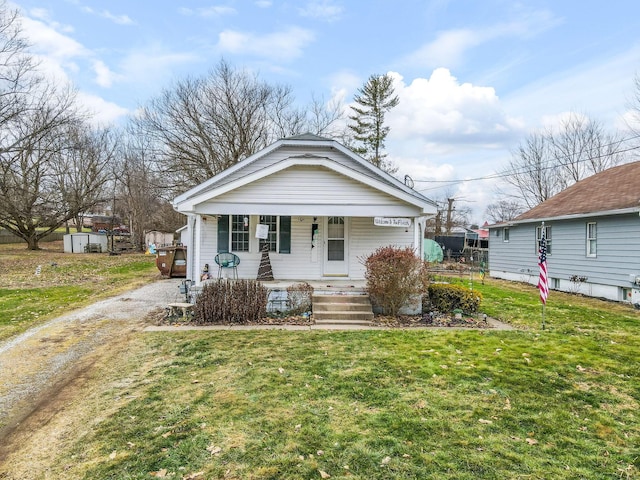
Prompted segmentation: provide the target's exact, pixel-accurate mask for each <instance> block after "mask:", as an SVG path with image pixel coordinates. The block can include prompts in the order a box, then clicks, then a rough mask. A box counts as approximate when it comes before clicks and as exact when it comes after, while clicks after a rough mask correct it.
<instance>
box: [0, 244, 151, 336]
mask: <svg viewBox="0 0 640 480" xmlns="http://www.w3.org/2000/svg"><path fill="white" fill-rule="evenodd" d="M159 278H160V273H159V271H158V269H157V268H155V259H154V258H153V257H150V256H148V255H144V254H141V253H136V254H125V255H114V256H111V255H109V254H108V253H102V254H72V253H64V251H63V245H62V242H51V243H43V244H42V249H41V250H36V251H33V250H27V249H26V248H25V247H24V245H23V244H11V245H0V340H2V339H6V338H9V337H11V336H14V335H16V334H19V333H21V332H23V331H25V330H26V329H28V328H30V327H32V326H35V325H38V324H40V323H42V322H43V321H45V320H47V319H50V318H53V317H54V316H56V315H60V314H62V313H64V312H67V311H69V310H71V309H74V308H78V307H81V306H85V305H88V304H90V303H93V302H95V301H96V300H98V299H102V298H106V297H109V296H113V295H116V294H118V293H121V292H124V291H127V290H129V289H131V288H134V287H137V286H141V285H144V284H146V283H149V282H151V281H154V280H157V279H159Z"/></svg>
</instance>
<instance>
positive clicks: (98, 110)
mask: <svg viewBox="0 0 640 480" xmlns="http://www.w3.org/2000/svg"><path fill="white" fill-rule="evenodd" d="M77 99H78V103H79V104H80V105H82V107H83V108H85V109H86V110H88V111H89V113H91V114H92V117H91V120H92V122H93V123H94V124H96V125H109V124H112V123H116V122H117V121H118V120H120V119H121V118H123V117H124V116H125V115H127V114H128V113H129V111H128V110H127V109H126V108H123V107H121V106H119V105H116V104H115V103H112V102H108V101H106V100H105V99H103V98H101V97H98V96H96V95H91V94H88V93H85V92H78V97H77Z"/></svg>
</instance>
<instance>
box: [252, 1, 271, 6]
mask: <svg viewBox="0 0 640 480" xmlns="http://www.w3.org/2000/svg"><path fill="white" fill-rule="evenodd" d="M255 4H256V7H260V8H269V7H270V6H271V5H273V2H272V1H271V0H258V1H257V2H255Z"/></svg>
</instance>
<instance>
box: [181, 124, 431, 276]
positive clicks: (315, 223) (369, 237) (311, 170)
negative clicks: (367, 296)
mask: <svg viewBox="0 0 640 480" xmlns="http://www.w3.org/2000/svg"><path fill="white" fill-rule="evenodd" d="M174 208H175V209H176V210H177V211H178V212H181V213H184V214H186V215H187V217H188V220H187V231H186V235H184V236H183V239H184V240H183V242H185V243H186V244H187V245H188V247H189V248H188V260H187V262H188V263H187V278H188V279H191V280H193V281H194V282H195V283H196V284H198V283H200V275H201V273H202V271H203V269H204V268H205V265H209V268H210V272H211V273H212V274H213V276H214V277H215V276H216V275H217V273H218V267H217V265H216V264H215V261H214V260H215V257H216V255H217V254H218V253H222V252H231V253H234V254H235V255H237V256H238V257H239V258H240V264H239V265H238V267H237V273H238V277H239V278H247V279H255V278H256V277H257V273H258V268H259V265H260V260H261V248H262V245H263V242H267V244H268V248H269V252H270V253H269V256H270V261H271V266H272V269H273V276H274V279H275V280H282V281H286V280H296V281H302V280H306V281H313V280H324V279H329V278H332V279H336V278H342V279H349V280H361V279H364V273H365V271H364V267H363V265H362V259H363V258H364V257H366V256H367V255H369V254H370V253H372V252H373V251H374V250H376V249H377V248H378V247H381V246H386V245H394V246H399V247H406V246H410V247H413V248H415V249H416V253H417V254H420V253H421V252H420V250H419V249H420V248H421V245H422V238H423V234H424V225H425V221H426V220H427V218H429V217H431V216H433V215H435V213H436V204H435V202H433V201H432V200H429V199H428V198H426V197H425V196H423V195H421V194H420V193H418V192H416V191H415V190H413V189H412V188H409V187H408V186H407V185H405V184H404V183H402V182H400V181H399V180H397V179H396V178H394V177H392V176H391V175H389V174H387V173H386V172H384V171H382V170H380V169H378V168H377V167H375V166H374V165H372V164H371V163H370V162H367V161H366V160H364V159H363V158H361V157H360V156H358V155H357V154H355V153H354V152H352V151H351V150H349V149H348V148H346V147H345V146H343V145H341V144H340V143H338V142H336V141H334V140H330V139H327V138H322V137H319V136H316V135H312V134H304V135H298V136H294V137H290V138H285V139H281V140H278V141H277V142H275V143H273V144H272V145H270V146H268V147H266V148H265V149H263V150H261V151H259V152H257V153H256V154H254V155H252V156H250V157H249V158H247V159H245V160H243V161H242V162H240V163H238V164H236V165H234V166H233V167H231V168H229V169H227V170H225V171H224V172H222V173H220V174H218V175H216V176H215V177H213V178H211V179H209V180H207V181H206V182H204V183H202V184H200V185H198V186H196V187H194V188H192V189H191V190H189V191H187V192H185V193H183V194H182V195H180V196H179V197H177V198H176V199H175V200H174ZM264 225H266V226H268V237H267V238H266V239H265V240H261V239H259V238H257V237H256V233H257V230H264V229H265V228H267V227H264ZM223 273H226V272H223ZM234 273H235V272H234Z"/></svg>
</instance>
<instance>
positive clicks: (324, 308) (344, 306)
mask: <svg viewBox="0 0 640 480" xmlns="http://www.w3.org/2000/svg"><path fill="white" fill-rule="evenodd" d="M338 309H340V310H342V311H344V312H371V304H370V303H369V304H366V303H326V302H322V303H319V302H314V303H313V311H314V312H316V313H319V312H333V311H335V310H338Z"/></svg>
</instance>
